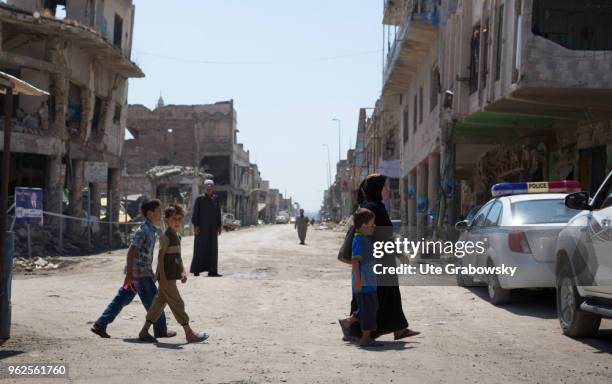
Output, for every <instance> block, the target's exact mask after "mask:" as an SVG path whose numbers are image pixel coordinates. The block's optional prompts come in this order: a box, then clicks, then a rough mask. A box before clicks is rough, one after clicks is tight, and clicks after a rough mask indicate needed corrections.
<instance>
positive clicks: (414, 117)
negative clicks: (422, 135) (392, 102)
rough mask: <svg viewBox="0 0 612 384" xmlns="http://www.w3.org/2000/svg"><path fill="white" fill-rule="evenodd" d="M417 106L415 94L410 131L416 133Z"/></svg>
mask: <svg viewBox="0 0 612 384" xmlns="http://www.w3.org/2000/svg"><path fill="white" fill-rule="evenodd" d="M417 108H418V104H417V95H416V93H415V94H414V104H413V108H412V110H413V111H414V112H413V113H412V131H413V132H416V129H417V125H418V124H417V111H418V109H417Z"/></svg>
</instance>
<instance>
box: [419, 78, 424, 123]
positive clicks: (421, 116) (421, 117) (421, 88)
mask: <svg viewBox="0 0 612 384" xmlns="http://www.w3.org/2000/svg"><path fill="white" fill-rule="evenodd" d="M421 123H423V87H420V88H419V124H421Z"/></svg>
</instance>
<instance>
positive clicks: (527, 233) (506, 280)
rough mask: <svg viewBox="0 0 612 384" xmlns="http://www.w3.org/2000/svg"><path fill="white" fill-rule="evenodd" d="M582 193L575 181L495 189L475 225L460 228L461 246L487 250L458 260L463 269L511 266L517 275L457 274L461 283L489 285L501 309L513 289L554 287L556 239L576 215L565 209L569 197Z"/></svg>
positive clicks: (467, 223) (459, 225)
mask: <svg viewBox="0 0 612 384" xmlns="http://www.w3.org/2000/svg"><path fill="white" fill-rule="evenodd" d="M579 190H580V184H579V183H578V182H576V181H549V182H531V183H528V182H521V183H500V184H495V185H494V186H493V187H492V188H491V195H492V196H493V198H492V199H491V200H489V201H488V202H487V203H486V204H484V205H483V206H482V207H481V208H480V209H479V210H478V212H477V213H476V214H475V216H474V218H473V220H471V221H460V222H458V223H457V224H456V225H455V228H456V229H457V230H459V231H461V235H460V237H459V240H458V241H461V242H464V243H465V242H468V241H470V242H473V243H476V242H482V244H483V247H482V248H484V252H481V253H476V252H472V253H469V254H466V255H465V256H464V257H462V258H459V259H458V266H460V267H470V266H472V267H473V268H469V269H470V270H480V271H482V270H491V269H492V268H491V267H502V268H503V267H506V268H508V267H510V268H512V269H513V270H514V274H513V275H510V274H508V273H504V274H481V275H467V274H457V282H458V284H459V285H460V286H471V285H479V284H482V283H484V284H486V285H487V287H488V293H489V298H490V300H491V302H492V303H493V304H497V305H500V304H504V303H506V302H508V300H509V299H510V292H511V290H513V289H518V288H554V287H555V246H556V241H557V236H558V235H559V232H560V231H561V230H562V229H563V228H564V227H565V225H566V224H567V222H568V221H569V220H570V219H571V218H572V217H573V216H574V215H576V214H577V212H576V211H575V210H571V209H569V208H567V207H566V206H565V197H566V196H567V195H568V193H572V192H577V191H579ZM482 248H481V249H482ZM479 267H489V268H479ZM465 269H468V268H465Z"/></svg>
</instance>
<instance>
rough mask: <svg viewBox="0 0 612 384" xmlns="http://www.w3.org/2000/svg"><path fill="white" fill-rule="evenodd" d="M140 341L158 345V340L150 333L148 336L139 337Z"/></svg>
mask: <svg viewBox="0 0 612 384" xmlns="http://www.w3.org/2000/svg"><path fill="white" fill-rule="evenodd" d="M138 340H140V341H142V342H144V343H157V339H156V338H155V337H153V336H151V334H150V333H147V334H146V335H138Z"/></svg>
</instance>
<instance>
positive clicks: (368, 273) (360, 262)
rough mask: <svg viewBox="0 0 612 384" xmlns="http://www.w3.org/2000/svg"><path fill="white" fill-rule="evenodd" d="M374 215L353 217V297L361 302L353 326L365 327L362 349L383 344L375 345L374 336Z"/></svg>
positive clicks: (366, 211)
mask: <svg viewBox="0 0 612 384" xmlns="http://www.w3.org/2000/svg"><path fill="white" fill-rule="evenodd" d="M374 219H375V216H374V213H372V211H370V210H369V209H365V208H359V209H358V210H357V211H356V212H355V213H354V214H353V224H354V226H355V237H354V238H353V247H352V257H351V264H352V266H353V273H352V283H353V284H352V285H353V293H354V294H355V297H356V298H357V310H356V311H355V312H354V313H353V314H352V316H351V323H353V322H355V321H359V324H360V326H361V333H362V336H361V340H360V341H359V345H360V346H362V347H379V346H382V345H383V344H382V343H379V342H377V341H375V340H374V339H373V338H372V336H371V333H372V331H375V330H376V328H377V325H376V312H377V311H378V296H377V294H376V275H375V274H374V265H375V264H376V261H375V259H374V254H373V253H374V252H373V244H372V235H373V234H374V228H375V227H376V226H375V224H374Z"/></svg>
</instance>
